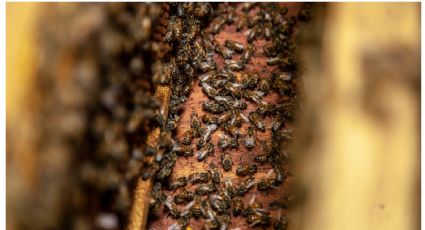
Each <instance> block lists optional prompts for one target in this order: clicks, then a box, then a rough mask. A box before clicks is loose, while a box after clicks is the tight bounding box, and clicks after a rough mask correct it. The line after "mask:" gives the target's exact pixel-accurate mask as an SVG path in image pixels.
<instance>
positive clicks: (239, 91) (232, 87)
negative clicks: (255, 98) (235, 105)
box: [224, 82, 242, 98]
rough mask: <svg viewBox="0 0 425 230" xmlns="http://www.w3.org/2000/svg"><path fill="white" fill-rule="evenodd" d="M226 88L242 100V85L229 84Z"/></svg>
mask: <svg viewBox="0 0 425 230" xmlns="http://www.w3.org/2000/svg"><path fill="white" fill-rule="evenodd" d="M224 88H225V89H226V90H227V91H229V92H230V93H231V94H232V95H233V96H234V97H236V98H240V97H241V95H242V85H241V84H238V83H231V82H228V83H227V84H225V85H224Z"/></svg>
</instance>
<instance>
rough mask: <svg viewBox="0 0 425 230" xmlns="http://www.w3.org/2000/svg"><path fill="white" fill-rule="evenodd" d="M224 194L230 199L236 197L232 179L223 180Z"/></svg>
mask: <svg viewBox="0 0 425 230" xmlns="http://www.w3.org/2000/svg"><path fill="white" fill-rule="evenodd" d="M224 189H225V190H224V192H225V193H226V194H227V195H228V196H229V197H231V198H233V197H235V196H236V194H237V193H236V188H235V187H234V186H233V183H232V179H230V178H229V177H225V178H224Z"/></svg>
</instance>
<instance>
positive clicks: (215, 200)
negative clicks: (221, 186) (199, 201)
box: [208, 194, 228, 213]
mask: <svg viewBox="0 0 425 230" xmlns="http://www.w3.org/2000/svg"><path fill="white" fill-rule="evenodd" d="M208 201H209V203H210V205H211V207H212V208H213V209H214V210H216V211H217V212H218V213H223V212H226V211H227V209H228V206H227V204H226V202H225V201H224V199H223V198H222V197H221V196H218V195H214V194H213V195H210V196H209V198H208Z"/></svg>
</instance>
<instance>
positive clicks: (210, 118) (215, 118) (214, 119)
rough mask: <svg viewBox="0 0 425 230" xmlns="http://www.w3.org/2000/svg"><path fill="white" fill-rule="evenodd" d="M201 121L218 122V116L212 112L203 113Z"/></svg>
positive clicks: (207, 122)
mask: <svg viewBox="0 0 425 230" xmlns="http://www.w3.org/2000/svg"><path fill="white" fill-rule="evenodd" d="M202 122H204V123H205V124H220V122H219V118H218V116H215V115H213V114H204V115H203V116H202Z"/></svg>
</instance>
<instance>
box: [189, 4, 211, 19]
mask: <svg viewBox="0 0 425 230" xmlns="http://www.w3.org/2000/svg"><path fill="white" fill-rule="evenodd" d="M210 8H211V6H210V4H209V3H204V2H202V3H201V2H198V3H196V6H195V9H194V12H193V13H194V15H195V16H196V17H198V18H202V17H205V16H207V15H208V13H209V12H210Z"/></svg>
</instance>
